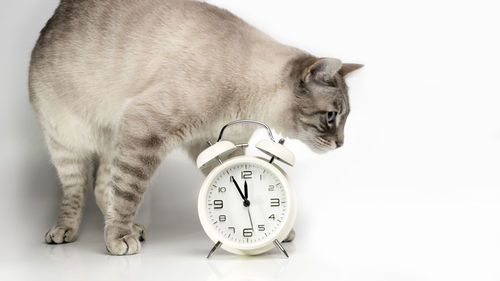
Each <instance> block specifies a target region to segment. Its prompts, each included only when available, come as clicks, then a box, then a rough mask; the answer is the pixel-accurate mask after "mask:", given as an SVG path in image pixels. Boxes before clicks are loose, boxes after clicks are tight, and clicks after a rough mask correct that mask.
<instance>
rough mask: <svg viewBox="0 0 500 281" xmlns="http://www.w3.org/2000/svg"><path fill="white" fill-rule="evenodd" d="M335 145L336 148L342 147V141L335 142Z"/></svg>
mask: <svg viewBox="0 0 500 281" xmlns="http://www.w3.org/2000/svg"><path fill="white" fill-rule="evenodd" d="M335 144H336V145H337V147H341V146H342V145H344V141H341V140H337V141H335Z"/></svg>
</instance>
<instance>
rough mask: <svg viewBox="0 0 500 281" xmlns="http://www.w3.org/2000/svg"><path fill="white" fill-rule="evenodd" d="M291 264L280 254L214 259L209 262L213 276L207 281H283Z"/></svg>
mask: <svg viewBox="0 0 500 281" xmlns="http://www.w3.org/2000/svg"><path fill="white" fill-rule="evenodd" d="M289 263H290V260H289V259H286V258H285V257H282V256H281V255H280V253H273V254H272V255H271V254H269V255H264V256H259V257H252V256H251V257H245V256H230V255H229V254H226V255H222V256H219V257H214V258H213V259H211V260H208V261H207V264H208V267H209V268H210V271H211V274H210V276H209V277H208V279H207V281H215V280H217V281H222V280H228V281H243V280H244V281H273V280H281V279H282V275H283V273H284V272H285V271H286V269H287V267H288V265H289Z"/></svg>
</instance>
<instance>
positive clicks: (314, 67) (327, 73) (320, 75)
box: [303, 58, 342, 85]
mask: <svg viewBox="0 0 500 281" xmlns="http://www.w3.org/2000/svg"><path fill="white" fill-rule="evenodd" d="M341 67H342V62H341V61H340V60H339V59H333V58H322V59H318V60H316V61H315V62H314V63H313V64H311V65H310V66H309V67H307V68H306V69H305V71H304V75H303V79H304V82H306V83H311V82H316V83H321V84H325V85H328V84H330V83H331V82H332V81H333V79H334V76H335V74H336V73H337V72H338V71H339V70H340V68H341Z"/></svg>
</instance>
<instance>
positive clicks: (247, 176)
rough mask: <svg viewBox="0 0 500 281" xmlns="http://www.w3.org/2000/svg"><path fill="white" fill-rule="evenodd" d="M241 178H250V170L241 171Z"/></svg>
mask: <svg viewBox="0 0 500 281" xmlns="http://www.w3.org/2000/svg"><path fill="white" fill-rule="evenodd" d="M241 179H244V180H249V179H252V171H241Z"/></svg>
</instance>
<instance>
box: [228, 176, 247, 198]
mask: <svg viewBox="0 0 500 281" xmlns="http://www.w3.org/2000/svg"><path fill="white" fill-rule="evenodd" d="M231 179H232V180H233V183H234V185H235V186H236V188H237V189H238V192H239V193H240V195H241V198H243V201H245V200H246V198H245V195H243V192H242V191H241V189H240V187H239V186H238V183H237V182H236V180H235V179H234V177H233V176H231Z"/></svg>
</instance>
